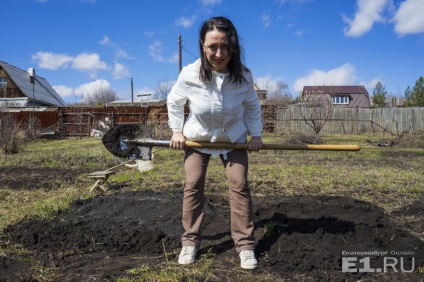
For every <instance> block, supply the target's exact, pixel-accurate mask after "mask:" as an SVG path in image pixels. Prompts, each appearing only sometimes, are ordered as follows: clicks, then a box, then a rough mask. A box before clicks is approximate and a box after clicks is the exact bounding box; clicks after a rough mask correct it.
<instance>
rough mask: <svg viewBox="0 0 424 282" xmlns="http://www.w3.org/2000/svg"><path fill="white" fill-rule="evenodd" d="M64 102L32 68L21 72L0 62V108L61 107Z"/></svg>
mask: <svg viewBox="0 0 424 282" xmlns="http://www.w3.org/2000/svg"><path fill="white" fill-rule="evenodd" d="M65 104H66V103H65V101H64V100H63V99H62V97H60V96H59V94H58V93H57V92H56V91H55V90H54V89H53V87H52V86H51V85H50V84H49V83H48V82H47V80H46V79H45V78H43V77H40V76H38V75H36V74H35V70H34V69H33V68H30V69H28V71H24V70H21V69H20V68H17V67H15V66H12V65H10V64H8V63H5V62H2V61H0V107H2V108H25V107H62V106H65Z"/></svg>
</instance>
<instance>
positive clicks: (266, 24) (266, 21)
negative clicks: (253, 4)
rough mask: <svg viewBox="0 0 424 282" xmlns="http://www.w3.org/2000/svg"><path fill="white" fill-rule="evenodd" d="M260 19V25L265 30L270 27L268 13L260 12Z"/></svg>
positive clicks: (269, 14)
mask: <svg viewBox="0 0 424 282" xmlns="http://www.w3.org/2000/svg"><path fill="white" fill-rule="evenodd" d="M260 19H261V21H262V25H263V26H264V27H265V28H267V27H269V26H270V25H271V13H270V12H269V11H264V12H262V14H261V16H260Z"/></svg>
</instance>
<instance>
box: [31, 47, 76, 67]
mask: <svg viewBox="0 0 424 282" xmlns="http://www.w3.org/2000/svg"><path fill="white" fill-rule="evenodd" d="M32 60H33V61H36V63H37V64H38V66H39V67H40V68H42V69H48V70H57V69H59V68H67V67H68V66H69V64H70V63H71V62H72V60H73V58H72V57H71V56H68V55H66V54H54V53H51V52H41V51H40V52H37V54H35V55H34V56H32Z"/></svg>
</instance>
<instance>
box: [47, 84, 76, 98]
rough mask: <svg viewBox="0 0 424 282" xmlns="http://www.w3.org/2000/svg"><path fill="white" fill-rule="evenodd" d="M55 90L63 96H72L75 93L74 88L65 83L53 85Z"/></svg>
mask: <svg viewBox="0 0 424 282" xmlns="http://www.w3.org/2000/svg"><path fill="white" fill-rule="evenodd" d="M52 87H53V89H54V90H56V92H57V93H58V94H59V95H60V96H61V97H62V98H67V97H72V96H73V95H74V89H72V88H71V87H68V86H65V85H54V86H52Z"/></svg>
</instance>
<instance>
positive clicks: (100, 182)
mask: <svg viewBox="0 0 424 282" xmlns="http://www.w3.org/2000/svg"><path fill="white" fill-rule="evenodd" d="M114 173H115V171H113V170H102V171H96V172H92V173H90V174H88V175H87V176H88V177H89V178H94V179H97V180H96V182H95V183H94V185H93V187H91V189H90V193H94V189H96V188H100V189H102V190H103V191H107V190H108V189H110V188H111V187H112V185H111V184H110V183H109V181H108V178H109V176H111V175H112V174H114ZM105 185H106V187H105Z"/></svg>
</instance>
